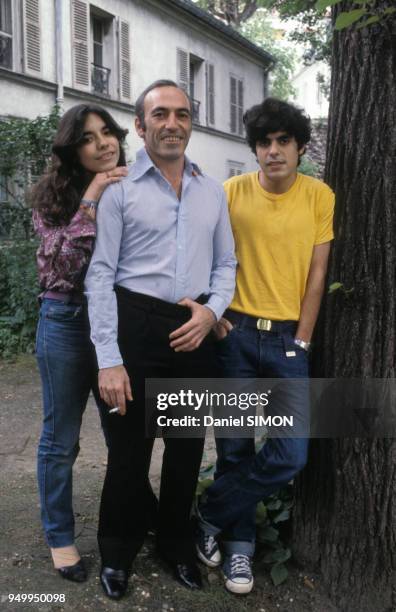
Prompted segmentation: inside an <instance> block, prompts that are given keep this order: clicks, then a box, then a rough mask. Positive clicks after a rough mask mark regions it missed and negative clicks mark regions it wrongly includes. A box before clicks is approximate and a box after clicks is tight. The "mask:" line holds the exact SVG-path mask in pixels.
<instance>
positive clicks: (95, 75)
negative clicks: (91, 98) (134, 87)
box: [91, 64, 110, 96]
mask: <svg viewBox="0 0 396 612" xmlns="http://www.w3.org/2000/svg"><path fill="white" fill-rule="evenodd" d="M109 80H110V68H105V67H104V66H98V65H97V64H91V84H92V91H93V93H98V94H101V95H102V96H108V95H109Z"/></svg>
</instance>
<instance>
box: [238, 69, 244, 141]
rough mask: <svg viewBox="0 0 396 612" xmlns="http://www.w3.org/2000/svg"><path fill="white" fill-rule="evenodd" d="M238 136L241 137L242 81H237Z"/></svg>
mask: <svg viewBox="0 0 396 612" xmlns="http://www.w3.org/2000/svg"><path fill="white" fill-rule="evenodd" d="M238 134H239V135H240V136H243V81H238Z"/></svg>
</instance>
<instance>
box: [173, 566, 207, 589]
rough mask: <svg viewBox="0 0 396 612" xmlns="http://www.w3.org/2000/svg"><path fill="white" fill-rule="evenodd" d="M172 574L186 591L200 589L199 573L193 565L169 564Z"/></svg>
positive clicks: (200, 579)
mask: <svg viewBox="0 0 396 612" xmlns="http://www.w3.org/2000/svg"><path fill="white" fill-rule="evenodd" d="M171 565H172V568H173V574H174V576H175V578H176V580H177V581H178V582H180V584H182V585H183V586H185V587H187V589H202V578H201V572H200V571H199V569H198V566H197V565H196V564H195V563H178V562H177V561H175V562H174V563H171Z"/></svg>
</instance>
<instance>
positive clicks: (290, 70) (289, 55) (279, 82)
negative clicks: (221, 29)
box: [240, 10, 296, 100]
mask: <svg viewBox="0 0 396 612" xmlns="http://www.w3.org/2000/svg"><path fill="white" fill-rule="evenodd" d="M240 32H241V34H243V36H246V38H248V39H249V40H250V41H251V42H253V43H254V44H256V45H257V46H258V47H261V48H262V49H264V50H265V51H268V53H271V55H273V56H274V58H275V59H276V64H275V67H274V69H273V70H272V71H271V75H270V78H271V82H270V93H271V95H273V96H275V97H277V98H281V99H282V100H287V99H289V98H291V97H293V95H294V94H295V91H294V89H293V86H292V84H291V78H292V76H293V74H294V71H295V64H296V62H295V53H294V52H293V51H292V50H291V49H286V48H284V47H282V46H281V45H280V44H279V41H278V40H277V30H275V29H274V28H273V27H272V26H271V23H270V20H269V17H268V14H267V13H266V11H261V10H260V11H257V13H256V14H255V15H254V16H253V17H251V19H249V20H248V21H246V22H245V23H243V24H242V25H241V27H240Z"/></svg>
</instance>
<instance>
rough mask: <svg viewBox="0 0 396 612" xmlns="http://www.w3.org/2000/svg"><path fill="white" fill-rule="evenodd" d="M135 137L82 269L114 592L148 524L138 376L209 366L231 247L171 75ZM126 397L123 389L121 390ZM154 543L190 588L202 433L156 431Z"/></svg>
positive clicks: (146, 103)
mask: <svg viewBox="0 0 396 612" xmlns="http://www.w3.org/2000/svg"><path fill="white" fill-rule="evenodd" d="M136 115H137V118H136V123H135V126H136V130H137V132H138V134H139V136H140V137H141V138H142V139H143V140H144V144H145V147H144V148H143V149H142V150H140V151H139V152H138V154H137V160H136V163H135V164H134V165H133V166H132V167H131V169H130V172H129V174H128V177H127V178H126V179H125V180H123V181H122V182H120V183H119V184H114V185H112V186H111V187H110V188H109V189H107V190H106V192H105V193H104V195H103V197H102V199H101V202H100V206H99V209H98V217H97V220H98V233H97V241H96V248H95V252H94V255H93V258H92V261H91V265H90V267H89V270H88V274H87V278H86V293H87V297H88V307H89V317H90V323H91V330H92V340H93V342H94V344H95V349H96V353H97V357H98V363H99V389H100V393H101V396H102V398H103V399H104V401H105V402H106V404H107V405H108V406H109V407H110V408H115V409H117V411H116V412H114V410H113V412H112V413H110V412H109V413H108V414H107V415H105V416H104V421H103V424H104V428H105V430H106V438H107V441H108V445H109V458H108V467H107V474H106V479H105V484H104V488H103V493H102V501H101V510H100V520H99V534H98V541H99V547H100V551H101V556H102V571H101V583H102V586H103V588H104V591H105V593H106V595H108V596H109V597H111V598H113V599H119V598H120V597H122V596H123V595H124V594H125V590H126V586H127V576H128V571H129V569H130V565H131V563H132V561H133V559H134V557H135V556H136V554H137V552H138V551H139V549H140V547H141V545H142V543H143V541H144V537H145V535H146V532H147V528H148V506H149V504H150V493H151V492H150V490H149V486H148V468H149V462H150V456H151V450H152V443H153V440H152V439H150V438H146V437H145V418H144V417H145V415H144V412H145V411H144V408H145V405H144V381H145V378H154V377H156V378H161V377H172V378H190V377H208V376H214V375H215V372H216V370H215V366H216V364H215V358H214V340H213V335H212V334H210V332H211V329H212V327H213V325H214V324H215V323H216V321H218V320H219V319H220V317H221V316H222V313H223V312H224V310H225V309H226V308H227V306H228V305H229V303H230V302H231V299H232V297H233V292H234V284H235V265H236V261H235V256H234V241H233V237H232V232H231V227H230V222H229V217H228V208H227V203H226V198H225V194H224V191H223V188H222V187H221V185H220V184H218V183H217V182H216V181H214V180H213V179H211V178H209V177H208V176H206V175H205V174H204V173H203V172H202V171H201V170H200V168H199V167H198V166H197V165H195V164H194V163H192V162H190V160H189V159H188V158H187V157H185V155H184V151H185V149H186V147H187V144H188V141H189V138H190V134H191V128H192V125H191V105H190V101H189V99H188V97H187V96H186V94H185V93H184V91H183V90H181V89H179V88H178V87H177V85H176V84H175V83H173V82H172V81H157V82H155V83H153V84H152V85H151V86H149V87H148V88H147V89H146V90H145V91H144V92H143V94H142V95H141V96H140V97H139V99H138V100H137V102H136ZM132 397H133V399H132ZM164 441H165V451H164V457H163V465H162V474H161V491H160V500H159V515H158V527H157V549H158V551H159V553H160V554H161V556H162V557H163V558H164V559H166V560H167V561H168V562H169V563H170V564H171V565H172V567H173V569H174V572H175V575H176V578H177V579H178V580H179V581H180V582H181V583H182V584H184V586H187V587H189V588H200V587H201V579H200V575H199V570H198V568H197V566H196V564H195V560H194V558H195V554H194V540H193V534H192V531H191V525H190V518H189V517H190V510H191V504H192V500H193V496H194V491H195V486H196V481H197V478H198V471H199V466H200V462H201V457H202V451H203V439H202V438H194V439H181V438H166V439H165V440H164Z"/></svg>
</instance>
